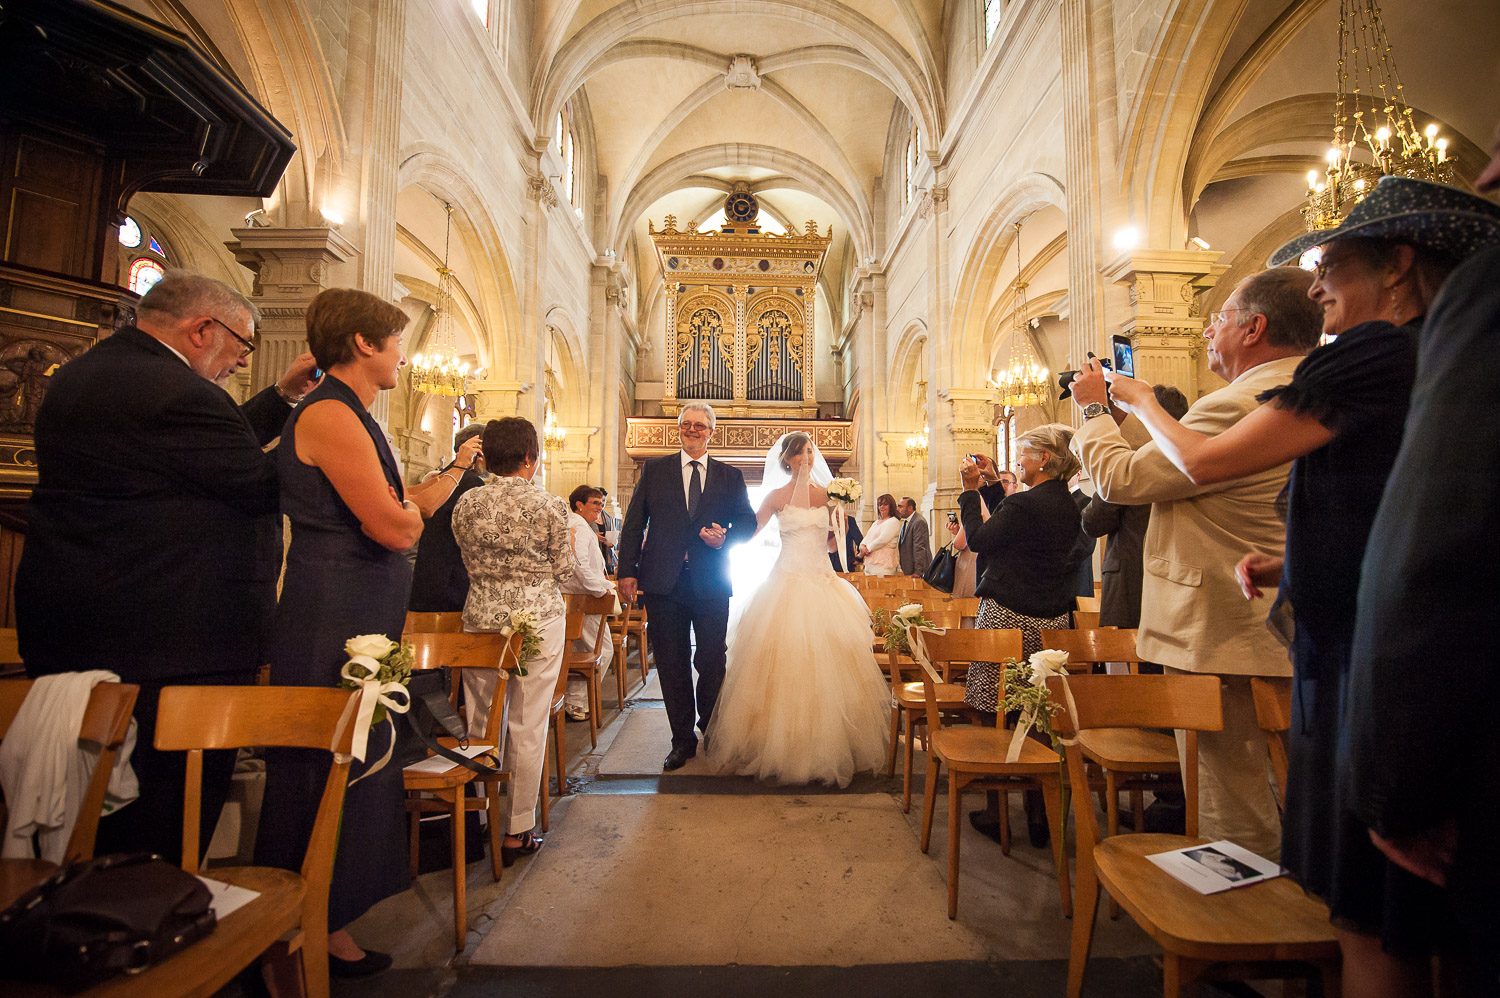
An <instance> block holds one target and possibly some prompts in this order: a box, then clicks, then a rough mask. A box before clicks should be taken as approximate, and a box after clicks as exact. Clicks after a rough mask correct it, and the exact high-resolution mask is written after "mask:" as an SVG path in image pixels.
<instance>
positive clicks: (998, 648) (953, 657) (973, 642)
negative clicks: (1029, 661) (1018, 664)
mask: <svg viewBox="0 0 1500 998" xmlns="http://www.w3.org/2000/svg"><path fill="white" fill-rule="evenodd" d="M923 638H925V639H926V642H927V653H928V654H929V655H931V656H932V662H933V664H934V665H935V666H938V667H939V668H941V669H942V670H943V673H944V674H945V675H949V674H951V669H950V667H951V666H952V665H953V663H955V662H962V663H965V664H968V663H970V662H1004V661H1005V660H1006V659H1012V658H1014V659H1019V658H1020V657H1021V632H1020V631H1019V630H1017V629H1015V628H985V627H964V628H960V627H958V626H957V625H952V626H950V627H949V628H948V630H947V632H946V633H944V634H924V635H923Z"/></svg>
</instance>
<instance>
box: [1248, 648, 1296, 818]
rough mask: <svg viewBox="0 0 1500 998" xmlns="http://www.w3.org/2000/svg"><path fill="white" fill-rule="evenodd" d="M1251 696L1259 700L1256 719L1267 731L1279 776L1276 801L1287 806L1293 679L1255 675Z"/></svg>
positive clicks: (1270, 749) (1274, 765)
mask: <svg viewBox="0 0 1500 998" xmlns="http://www.w3.org/2000/svg"><path fill="white" fill-rule="evenodd" d="M1250 696H1251V698H1252V699H1253V700H1254V701H1255V723H1256V725H1257V726H1258V727H1259V728H1260V730H1261V731H1264V732H1265V734H1266V748H1267V750H1269V751H1270V753H1271V772H1272V773H1273V774H1275V776H1276V803H1277V804H1278V805H1280V806H1282V807H1285V806H1286V771H1287V749H1286V732H1287V731H1289V730H1290V729H1291V727H1292V681H1291V679H1289V678H1285V677H1271V676H1252V677H1251V678H1250Z"/></svg>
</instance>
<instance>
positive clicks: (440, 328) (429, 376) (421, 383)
mask: <svg viewBox="0 0 1500 998" xmlns="http://www.w3.org/2000/svg"><path fill="white" fill-rule="evenodd" d="M443 210H444V211H446V212H447V213H448V227H447V230H446V231H445V232H444V234H443V265H442V266H441V267H439V268H438V289H437V301H436V302H435V303H434V304H433V306H432V310H433V312H434V313H436V314H435V316H434V318H433V322H432V335H431V336H429V337H428V339H427V353H426V354H421V353H419V354H417V355H416V356H414V357H412V359H411V386H412V388H413V389H414V390H416V391H419V392H425V393H426V394H428V395H448V396H453V397H457V396H459V395H462V394H464V391H465V382H466V381H467V379H468V375H469V365H468V364H467V363H466V362H464V361H462V360H460V359H459V356H458V343H457V337H456V336H455V335H454V332H453V313H454V310H455V309H456V307H457V303H456V302H455V301H454V298H453V271H452V270H451V269H450V268H449V266H448V250H449V247H450V245H451V242H452V237H453V205H451V204H449V203H448V202H446V201H444V202H443Z"/></svg>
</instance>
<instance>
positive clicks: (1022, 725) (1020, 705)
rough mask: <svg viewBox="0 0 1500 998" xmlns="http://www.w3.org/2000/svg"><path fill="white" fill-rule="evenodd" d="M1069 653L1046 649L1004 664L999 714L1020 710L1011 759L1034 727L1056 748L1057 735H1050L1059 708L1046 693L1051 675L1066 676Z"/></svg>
mask: <svg viewBox="0 0 1500 998" xmlns="http://www.w3.org/2000/svg"><path fill="white" fill-rule="evenodd" d="M1067 666H1068V653H1067V652H1065V651H1056V650H1052V649H1047V650H1043V651H1039V652H1035V653H1033V654H1032V656H1031V658H1030V660H1028V661H1026V662H1017V661H1015V660H1011V661H1009V662H1006V663H1005V702H1004V703H1002V704H1001V705H1000V712H1001V713H1006V712H1008V711H1013V710H1014V711H1020V712H1021V717H1020V720H1019V721H1017V723H1016V734H1015V736H1014V737H1013V738H1011V747H1010V759H1009V761H1012V762H1013V761H1015V758H1016V757H1018V756H1019V755H1020V753H1021V739H1022V738H1025V737H1026V732H1028V731H1030V730H1031V729H1032V728H1035V729H1036V730H1037V731H1039V732H1041V733H1042V734H1044V735H1046V736H1047V738H1048V739H1050V740H1051V742H1052V745H1053V747H1054V748H1055V747H1056V746H1057V736H1056V735H1055V734H1053V733H1052V718H1053V717H1054V716H1055V715H1056V714H1057V712H1058V711H1059V710H1061V709H1062V706H1061V705H1060V704H1057V703H1053V702H1052V699H1051V697H1050V696H1049V695H1048V693H1047V679H1048V678H1049V677H1051V676H1067V674H1068V668H1067Z"/></svg>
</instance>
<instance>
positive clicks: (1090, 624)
mask: <svg viewBox="0 0 1500 998" xmlns="http://www.w3.org/2000/svg"><path fill="white" fill-rule="evenodd" d="M1073 626H1074V628H1076V629H1078V630H1089V629H1092V628H1095V627H1098V626H1099V612H1098V611H1097V610H1074V611H1073Z"/></svg>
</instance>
